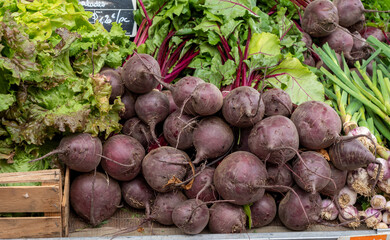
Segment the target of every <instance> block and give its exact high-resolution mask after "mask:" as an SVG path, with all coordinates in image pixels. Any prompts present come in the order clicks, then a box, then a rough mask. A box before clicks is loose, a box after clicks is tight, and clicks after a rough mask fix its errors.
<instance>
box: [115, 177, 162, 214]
mask: <svg viewBox="0 0 390 240" xmlns="http://www.w3.org/2000/svg"><path fill="white" fill-rule="evenodd" d="M121 190H122V196H123V199H124V200H125V201H126V203H127V204H129V206H130V207H133V208H137V209H145V208H146V215H147V216H148V215H149V213H150V205H151V204H152V202H153V200H154V199H155V196H154V191H153V189H152V188H151V187H149V185H148V184H147V183H146V181H145V179H144V178H143V177H136V178H134V179H132V180H131V181H126V182H122V184H121Z"/></svg>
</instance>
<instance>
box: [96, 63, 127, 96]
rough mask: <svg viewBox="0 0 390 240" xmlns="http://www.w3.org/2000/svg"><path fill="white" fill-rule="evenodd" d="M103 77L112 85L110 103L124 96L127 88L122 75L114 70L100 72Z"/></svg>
mask: <svg viewBox="0 0 390 240" xmlns="http://www.w3.org/2000/svg"><path fill="white" fill-rule="evenodd" d="M100 74H101V75H103V76H105V77H106V78H107V80H108V82H109V83H110V85H111V95H110V102H114V100H115V99H116V98H117V97H120V96H122V95H123V93H124V91H125V87H124V85H123V81H122V77H121V74H119V72H118V71H117V70H114V69H105V70H103V71H101V72H100Z"/></svg>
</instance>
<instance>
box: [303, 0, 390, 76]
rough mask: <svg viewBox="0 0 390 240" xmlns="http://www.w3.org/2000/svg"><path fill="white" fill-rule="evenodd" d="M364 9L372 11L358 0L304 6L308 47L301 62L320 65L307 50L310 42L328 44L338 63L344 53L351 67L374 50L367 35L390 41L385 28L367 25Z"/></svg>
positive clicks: (304, 31) (321, 0) (305, 33)
mask: <svg viewBox="0 0 390 240" xmlns="http://www.w3.org/2000/svg"><path fill="white" fill-rule="evenodd" d="M366 12H375V10H368V9H365V8H364V6H363V3H362V2H361V0H334V1H329V0H316V1H311V2H310V3H309V4H308V5H307V6H305V11H304V15H303V17H302V19H301V27H302V31H303V39H302V40H303V41H304V42H305V43H306V47H307V48H308V49H309V51H307V52H306V54H305V61H304V63H305V64H307V65H309V66H313V67H314V66H316V67H318V68H319V67H321V66H322V65H323V62H322V61H321V60H320V59H319V57H318V56H316V55H315V53H313V51H310V49H311V47H312V44H313V41H314V42H315V44H317V45H320V46H321V45H323V44H325V43H328V44H329V47H330V48H332V49H333V50H334V51H335V52H336V55H337V57H338V59H339V64H340V65H341V66H342V60H341V56H340V54H342V53H343V54H344V57H345V58H346V60H347V63H348V65H351V66H352V67H353V65H354V63H355V62H356V61H361V60H363V59H367V58H368V57H370V55H371V54H372V53H373V52H374V51H373V48H371V47H370V46H369V45H368V44H367V43H366V39H367V38H368V37H369V36H371V35H373V36H374V37H376V38H377V39H378V40H379V41H382V42H385V41H388V43H389V44H390V41H389V39H388V36H387V34H386V33H385V32H384V31H382V30H381V29H379V28H376V27H368V26H366V20H365V16H364V14H365V13H366ZM316 60H317V61H316ZM369 67H371V65H369ZM369 70H370V69H369Z"/></svg>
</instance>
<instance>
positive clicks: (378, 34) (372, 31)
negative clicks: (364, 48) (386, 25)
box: [360, 27, 386, 42]
mask: <svg viewBox="0 0 390 240" xmlns="http://www.w3.org/2000/svg"><path fill="white" fill-rule="evenodd" d="M360 34H361V35H362V37H363V38H364V39H367V38H368V37H369V36H371V35H372V36H373V37H375V38H377V39H378V40H379V41H381V42H384V41H386V37H385V34H383V32H382V30H381V29H379V28H376V27H366V28H364V29H363V30H362V31H360Z"/></svg>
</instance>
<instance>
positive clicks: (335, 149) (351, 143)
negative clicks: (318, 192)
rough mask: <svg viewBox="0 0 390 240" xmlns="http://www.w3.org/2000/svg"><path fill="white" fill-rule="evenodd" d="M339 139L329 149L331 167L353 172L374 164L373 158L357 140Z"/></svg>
mask: <svg viewBox="0 0 390 240" xmlns="http://www.w3.org/2000/svg"><path fill="white" fill-rule="evenodd" d="M344 139H345V138H341V139H340V140H339V141H337V142H336V143H335V144H334V145H332V146H331V147H330V149H329V157H330V160H331V161H332V163H333V165H334V166H335V167H336V168H338V169H340V170H348V171H350V170H354V169H357V168H360V167H366V166H367V165H368V164H369V163H372V162H376V161H375V156H374V155H373V154H372V153H371V152H370V150H368V149H367V148H366V147H364V145H363V144H362V143H361V142H360V141H359V140H358V139H352V140H344Z"/></svg>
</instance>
